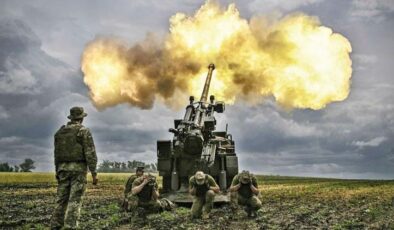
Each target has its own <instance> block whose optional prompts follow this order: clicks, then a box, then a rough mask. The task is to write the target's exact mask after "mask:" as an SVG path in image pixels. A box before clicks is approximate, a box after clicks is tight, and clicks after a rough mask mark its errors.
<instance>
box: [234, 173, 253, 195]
mask: <svg viewBox="0 0 394 230" xmlns="http://www.w3.org/2000/svg"><path fill="white" fill-rule="evenodd" d="M239 175H240V174H238V175H236V176H235V177H234V178H233V181H232V182H231V186H236V185H238V184H241V187H240V188H239V190H238V194H239V195H241V196H243V197H245V198H249V197H252V196H253V195H254V194H253V192H252V190H251V189H250V184H245V185H244V184H242V183H240V181H239ZM251 183H252V184H253V186H254V187H255V188H258V184H257V179H256V177H255V176H254V175H251Z"/></svg>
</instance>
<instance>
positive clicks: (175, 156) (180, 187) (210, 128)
mask: <svg viewBox="0 0 394 230" xmlns="http://www.w3.org/2000/svg"><path fill="white" fill-rule="evenodd" d="M214 69H215V66H214V65H213V64H210V65H209V67H208V74H207V78H206V81H205V85H204V89H203V92H202V94H201V98H200V101H198V102H194V97H193V96H191V97H190V98H189V101H190V103H189V105H187V106H186V112H185V115H184V118H183V119H177V120H174V128H171V129H170V130H169V131H170V132H172V133H173V134H174V137H173V139H172V140H159V141H157V160H158V162H157V168H158V171H159V175H160V176H162V177H163V189H162V196H163V197H167V198H168V199H170V200H171V201H173V202H176V203H190V202H192V197H191V196H190V195H189V194H188V187H189V178H190V177H191V176H193V175H194V174H195V172H196V171H203V172H205V173H207V174H209V175H211V176H212V177H213V178H215V180H216V182H217V183H218V184H219V187H220V194H218V195H216V196H215V202H229V201H230V199H229V194H228V192H227V190H228V188H229V186H230V183H231V180H232V178H233V177H234V176H235V175H236V174H237V173H238V157H237V155H236V153H235V143H234V141H233V140H232V136H231V134H229V133H227V127H226V131H215V129H216V119H215V117H214V113H215V112H216V113H222V112H224V110H225V105H224V103H223V102H220V101H215V97H214V96H210V98H209V102H207V97H208V91H209V86H210V82H211V78H212V73H213V70H214Z"/></svg>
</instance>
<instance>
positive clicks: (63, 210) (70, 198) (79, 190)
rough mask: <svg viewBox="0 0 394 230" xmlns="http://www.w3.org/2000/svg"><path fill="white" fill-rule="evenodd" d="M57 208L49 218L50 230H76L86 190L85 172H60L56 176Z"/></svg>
mask: <svg viewBox="0 0 394 230" xmlns="http://www.w3.org/2000/svg"><path fill="white" fill-rule="evenodd" d="M57 182H58V187H57V199H56V204H57V207H56V209H55V211H54V213H53V215H52V218H51V228H52V229H60V228H62V227H64V229H76V228H77V227H78V219H79V215H80V210H81V204H82V197H83V194H84V193H85V189H86V172H67V171H61V172H59V173H58V174H57Z"/></svg>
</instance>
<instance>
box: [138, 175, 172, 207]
mask: <svg viewBox="0 0 394 230" xmlns="http://www.w3.org/2000/svg"><path fill="white" fill-rule="evenodd" d="M131 193H132V194H133V196H136V198H137V202H136V203H135V204H136V205H137V206H136V207H132V206H131V207H130V209H135V208H137V207H140V208H143V209H144V211H145V212H150V213H152V212H153V213H157V212H161V211H164V210H167V211H169V210H172V209H173V208H174V207H175V205H174V204H173V203H172V202H171V201H169V200H167V199H161V200H159V191H158V185H157V183H156V177H155V176H153V175H150V174H148V175H146V176H141V177H138V178H137V179H135V180H134V182H133V185H132V189H131Z"/></svg>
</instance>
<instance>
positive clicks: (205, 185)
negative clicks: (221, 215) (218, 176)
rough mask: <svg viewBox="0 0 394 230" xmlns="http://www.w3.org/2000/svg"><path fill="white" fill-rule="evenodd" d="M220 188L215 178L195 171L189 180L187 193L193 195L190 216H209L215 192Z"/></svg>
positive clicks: (205, 217) (204, 217)
mask: <svg viewBox="0 0 394 230" xmlns="http://www.w3.org/2000/svg"><path fill="white" fill-rule="evenodd" d="M219 190H220V188H219V186H218V185H217V184H216V182H215V179H213V177H212V176H210V175H208V174H204V172H202V171H197V172H196V174H194V176H192V177H190V180H189V193H190V194H191V195H192V196H194V198H193V205H192V210H191V214H192V218H200V217H201V216H202V218H203V219H207V218H209V213H210V212H211V210H212V207H213V200H214V199H215V193H218V192H219Z"/></svg>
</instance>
